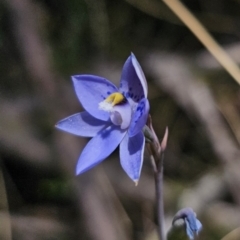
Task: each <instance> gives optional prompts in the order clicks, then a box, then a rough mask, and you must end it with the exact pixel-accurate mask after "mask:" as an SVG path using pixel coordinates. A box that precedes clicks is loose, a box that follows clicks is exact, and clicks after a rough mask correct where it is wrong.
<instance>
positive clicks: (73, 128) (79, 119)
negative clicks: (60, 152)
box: [56, 112, 109, 137]
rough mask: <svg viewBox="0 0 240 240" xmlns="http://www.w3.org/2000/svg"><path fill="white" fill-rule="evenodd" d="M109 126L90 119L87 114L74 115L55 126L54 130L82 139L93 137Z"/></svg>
mask: <svg viewBox="0 0 240 240" xmlns="http://www.w3.org/2000/svg"><path fill="white" fill-rule="evenodd" d="M107 124H109V123H107V122H105V121H102V120H99V119H96V118H94V117H92V116H91V115H90V114H89V113H88V112H81V113H76V114H74V115H72V116H70V117H67V118H64V119H63V120H61V121H59V122H58V123H57V124H56V128H58V129H60V130H63V131H65V132H68V133H72V134H75V135H77V136H82V137H94V136H95V135H97V133H98V132H99V131H100V130H102V129H103V128H104V127H106V125H107Z"/></svg>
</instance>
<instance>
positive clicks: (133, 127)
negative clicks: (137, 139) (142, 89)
mask: <svg viewBox="0 0 240 240" xmlns="http://www.w3.org/2000/svg"><path fill="white" fill-rule="evenodd" d="M149 108H150V107H149V102H148V99H147V98H143V99H142V100H141V101H140V102H139V103H138V105H137V108H136V111H135V112H134V115H133V118H132V121H131V124H130V127H129V131H128V132H129V136H130V137H132V136H134V135H136V134H137V133H138V132H139V131H141V130H142V129H143V127H144V126H145V124H146V122H147V118H148V112H149Z"/></svg>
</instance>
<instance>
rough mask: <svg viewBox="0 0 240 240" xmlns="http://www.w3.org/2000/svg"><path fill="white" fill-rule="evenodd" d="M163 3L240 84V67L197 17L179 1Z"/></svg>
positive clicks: (164, 0) (172, 0) (165, 0)
mask: <svg viewBox="0 0 240 240" xmlns="http://www.w3.org/2000/svg"><path fill="white" fill-rule="evenodd" d="M163 2H164V3H166V5H167V6H168V7H169V8H170V9H171V10H172V11H173V12H174V13H175V14H176V15H177V16H178V17H179V18H180V19H181V20H182V21H183V23H184V24H185V25H186V26H187V27H188V28H189V29H190V30H191V31H192V32H193V34H194V35H195V36H196V37H197V38H198V39H199V41H201V42H202V44H203V45H204V46H205V47H206V48H207V49H208V51H209V52H210V53H211V54H212V55H213V56H214V57H215V58H216V59H217V61H218V62H219V63H220V64H221V65H222V66H223V67H224V68H225V69H226V71H227V72H228V73H229V74H230V75H231V76H232V77H233V78H234V79H235V80H236V81H237V83H238V84H240V70H239V67H238V66H237V64H236V63H235V62H234V61H233V60H232V59H231V58H230V56H229V55H228V54H227V53H226V52H225V51H224V49H223V48H222V47H221V46H220V45H219V44H218V43H217V42H216V41H215V40H214V39H213V37H212V36H211V35H210V34H209V33H208V31H207V30H206V29H205V28H204V27H203V25H202V24H201V23H200V22H199V21H198V20H197V19H196V17H195V16H194V15H193V14H192V13H191V12H190V11H189V10H188V9H187V8H186V7H185V6H184V5H183V4H182V3H181V2H180V1H178V0H163Z"/></svg>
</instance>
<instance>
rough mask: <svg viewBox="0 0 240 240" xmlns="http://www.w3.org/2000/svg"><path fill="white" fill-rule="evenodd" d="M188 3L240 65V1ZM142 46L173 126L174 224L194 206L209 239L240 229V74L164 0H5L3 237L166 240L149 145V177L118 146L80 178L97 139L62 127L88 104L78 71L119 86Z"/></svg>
mask: <svg viewBox="0 0 240 240" xmlns="http://www.w3.org/2000/svg"><path fill="white" fill-rule="evenodd" d="M183 2H184V4H185V5H186V6H187V7H188V8H189V9H190V10H191V11H192V12H193V14H194V15H195V16H196V17H197V18H198V19H199V20H200V21H201V22H202V24H203V25H204V26H205V27H206V29H208V31H209V32H210V33H211V34H212V36H213V37H214V38H215V39H216V40H217V42H218V43H219V44H220V45H221V46H222V47H223V48H224V50H225V51H226V52H227V53H228V54H229V55H230V56H231V57H232V58H233V59H234V61H235V62H236V63H237V64H238V63H240V32H239V27H240V16H239V11H240V1H239V0H211V1H208V0H194V1H192V0H185V1H183ZM131 52H133V53H134V54H135V55H136V57H137V58H138V61H139V62H140V64H141V66H142V68H143V70H144V72H145V74H146V77H147V80H148V85H149V101H150V106H151V110H150V113H151V115H152V118H153V125H154V128H155V130H156V132H157V134H158V137H159V139H160V140H161V139H162V137H163V134H164V131H165V127H166V126H168V128H169V141H168V148H167V152H166V155H165V163H164V167H165V172H164V174H165V179H164V201H165V214H166V216H165V231H167V230H168V229H169V228H170V226H171V220H172V218H173V216H174V214H175V213H176V212H177V211H178V210H179V209H181V208H183V207H192V208H193V209H194V211H195V212H196V213H197V215H198V219H199V220H200V221H201V222H202V224H203V226H204V228H203V230H202V232H201V234H200V236H199V239H212V240H215V239H216V240H217V239H222V238H223V237H224V235H226V234H227V233H228V232H230V231H232V230H234V229H236V228H238V227H239V223H240V173H239V169H240V155H239V143H240V91H239V84H238V83H237V82H236V81H235V80H234V79H233V78H232V77H231V76H230V75H229V74H228V73H227V72H226V70H225V69H224V68H222V67H221V66H220V65H219V64H218V63H217V61H216V60H215V59H214V58H213V57H212V56H211V55H210V54H209V53H208V52H207V51H206V49H205V48H204V47H203V45H202V44H201V43H200V42H199V40H198V39H197V38H196V37H195V36H194V35H193V34H192V33H191V32H190V31H189V30H188V29H187V28H186V27H185V26H184V24H183V23H182V22H181V21H180V20H179V19H178V18H177V17H176V16H175V15H174V13H172V12H171V10H169V8H168V7H167V6H166V5H165V4H164V3H163V2H162V1H160V0H118V1H111V0H98V1H94V0H69V1H59V0H3V1H1V2H0V55H1V64H0V73H1V80H0V239H2V240H11V239H16V240H53V239H58V240H66V239H68V240H75V239H83V240H85V239H86V240H108V239H109V240H125V239H126V240H155V239H157V232H156V227H157V219H156V206H155V194H154V179H153V172H152V169H151V165H150V161H149V158H148V154H147V152H145V160H144V165H143V169H142V175H141V179H140V182H139V185H138V186H137V187H135V185H134V183H133V182H132V181H131V180H130V179H129V178H128V177H127V175H126V174H125V173H124V171H123V170H122V168H121V166H120V163H119V156H118V149H117V150H116V151H115V152H114V154H112V155H111V156H110V157H109V158H108V159H107V160H105V161H104V162H103V163H102V164H101V165H99V166H97V167H95V168H93V169H91V170H90V171H88V172H86V173H84V174H82V175H80V176H77V177H76V176H75V166H76V162H77V159H78V157H79V155H80V153H81V151H82V149H83V148H84V146H85V144H86V142H87V140H88V139H84V138H79V137H75V136H73V135H70V134H67V133H63V132H60V131H57V130H56V129H55V128H54V125H55V123H56V122H57V121H59V120H60V119H62V118H65V117H67V116H69V115H72V114H74V113H76V112H80V111H82V108H81V106H80V104H79V102H78V100H77V97H76V95H75V92H74V89H73V86H72V82H71V79H70V76H71V75H75V74H83V73H89V74H96V75H100V76H102V77H105V78H107V79H109V80H111V81H113V82H114V83H116V84H117V83H118V82H119V79H120V76H121V69H122V66H123V64H124V62H125V60H126V59H127V57H128V56H129V55H130V53H131ZM235 233H236V231H235ZM227 239H228V240H230V239H240V234H239V235H235V238H227Z"/></svg>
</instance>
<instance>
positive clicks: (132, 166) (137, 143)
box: [120, 132, 145, 183]
mask: <svg viewBox="0 0 240 240" xmlns="http://www.w3.org/2000/svg"><path fill="white" fill-rule="evenodd" d="M144 146H145V140H144V136H143V133H142V132H139V133H138V134H137V135H135V136H134V137H129V135H128V134H127V135H126V136H125V137H124V139H123V141H122V142H121V143H120V162H121V165H122V168H123V169H124V171H125V172H126V173H127V175H128V176H129V177H130V178H131V179H132V180H133V181H135V182H136V183H137V181H138V180H139V178H140V174H141V169H142V164H143V152H144Z"/></svg>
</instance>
